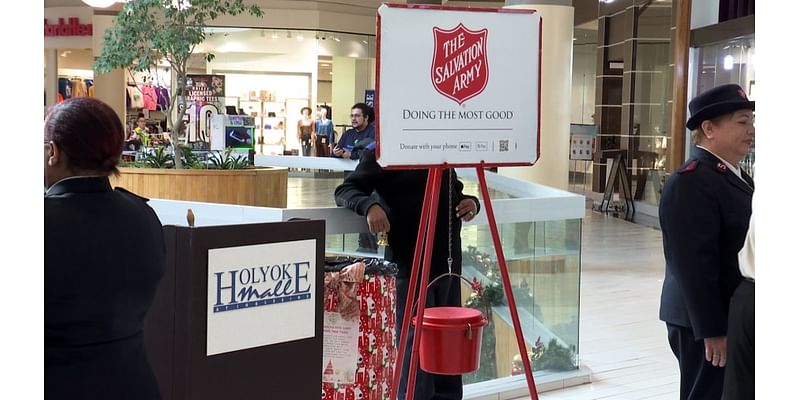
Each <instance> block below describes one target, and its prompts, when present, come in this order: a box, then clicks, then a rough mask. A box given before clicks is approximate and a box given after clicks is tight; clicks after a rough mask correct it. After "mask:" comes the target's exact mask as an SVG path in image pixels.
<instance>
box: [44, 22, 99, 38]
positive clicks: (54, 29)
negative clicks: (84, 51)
mask: <svg viewBox="0 0 800 400" xmlns="http://www.w3.org/2000/svg"><path fill="white" fill-rule="evenodd" d="M44 35H45V36H92V24H81V23H80V21H79V20H78V17H70V18H69V20H68V22H67V23H64V18H59V19H58V24H56V25H53V24H48V23H47V18H45V19H44Z"/></svg>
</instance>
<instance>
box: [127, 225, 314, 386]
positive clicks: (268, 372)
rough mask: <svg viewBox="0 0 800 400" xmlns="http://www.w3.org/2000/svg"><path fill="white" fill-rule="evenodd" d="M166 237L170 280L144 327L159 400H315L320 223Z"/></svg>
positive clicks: (168, 230)
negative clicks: (254, 399) (256, 399)
mask: <svg viewBox="0 0 800 400" xmlns="http://www.w3.org/2000/svg"><path fill="white" fill-rule="evenodd" d="M164 236H165V245H166V250H167V270H166V273H165V275H164V278H163V279H162V281H161V283H160V286H159V288H158V291H157V293H156V296H155V299H154V302H153V305H152V307H151V308H150V311H149V313H148V315H147V319H146V322H145V343H146V347H147V353H148V359H149V361H150V364H151V365H152V367H153V370H154V372H155V375H156V379H157V380H158V383H159V387H160V389H161V395H162V397H163V399H164V400H189V399H191V400H204V399H209V400H210V399H245V398H271V399H290V398H293V399H313V398H319V396H320V393H321V390H322V377H321V371H322V321H323V308H322V306H323V287H324V280H323V272H324V265H325V264H324V245H325V223H324V221H295V222H278V223H259V224H244V225H222V226H209V227H180V226H165V227H164ZM132 256H134V257H135V255H132Z"/></svg>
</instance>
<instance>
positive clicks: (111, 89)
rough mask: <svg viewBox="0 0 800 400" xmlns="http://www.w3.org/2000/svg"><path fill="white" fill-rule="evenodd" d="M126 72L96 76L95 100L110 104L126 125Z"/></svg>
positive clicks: (117, 71) (116, 70) (118, 70)
mask: <svg viewBox="0 0 800 400" xmlns="http://www.w3.org/2000/svg"><path fill="white" fill-rule="evenodd" d="M125 90H126V89H125V70H124V69H115V70H113V71H111V72H109V73H107V74H98V73H97V72H96V71H95V76H94V98H96V99H98V100H100V101H102V102H104V103H106V104H108V105H109V106H111V108H112V109H113V110H114V112H116V113H117V115H119V118H120V121H122V124H123V125H124V124H125V112H126V110H127V109H126V105H125Z"/></svg>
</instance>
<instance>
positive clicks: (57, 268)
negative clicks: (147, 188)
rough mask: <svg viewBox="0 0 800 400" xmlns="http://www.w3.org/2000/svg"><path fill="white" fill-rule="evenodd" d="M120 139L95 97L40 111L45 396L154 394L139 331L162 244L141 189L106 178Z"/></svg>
mask: <svg viewBox="0 0 800 400" xmlns="http://www.w3.org/2000/svg"><path fill="white" fill-rule="evenodd" d="M124 141H125V131H124V129H123V126H122V123H121V122H120V119H119V117H118V116H117V114H116V113H115V112H114V110H112V109H111V107H109V106H108V105H106V104H105V103H103V102H101V101H99V100H96V99H92V98H77V99H68V100H65V101H64V102H63V103H61V104H58V105H56V106H55V107H53V108H52V110H51V111H50V113H49V114H48V115H47V118H46V119H45V123H44V183H45V187H46V188H47V190H46V192H45V195H44V392H45V397H46V398H50V399H98V400H99V399H131V400H134V399H135V400H139V399H159V398H160V397H161V396H160V394H159V388H158V383H157V381H156V378H155V375H154V374H153V370H152V369H151V367H150V363H149V362H148V360H147V355H146V353H145V345H144V332H143V331H144V318H145V314H146V313H147V310H148V309H149V308H150V305H151V304H152V302H153V297H154V295H155V292H156V287H157V286H158V283H159V281H160V280H161V277H162V276H163V275H164V271H165V268H166V248H165V244H164V236H163V233H162V230H161V222H159V220H158V217H157V216H156V214H155V212H154V211H153V210H152V209H151V208H150V207H149V206H148V205H147V199H144V198H141V197H139V196H137V195H135V194H132V193H130V192H127V191H125V190H124V189H121V188H116V189H113V188H112V187H111V184H110V183H109V179H108V177H109V175H111V174H118V173H119V171H118V170H117V163H118V162H119V158H120V154H121V153H122V148H123V145H124ZM131 243H135V244H136V247H135V248H134V249H133V250H131ZM131 251H133V254H131Z"/></svg>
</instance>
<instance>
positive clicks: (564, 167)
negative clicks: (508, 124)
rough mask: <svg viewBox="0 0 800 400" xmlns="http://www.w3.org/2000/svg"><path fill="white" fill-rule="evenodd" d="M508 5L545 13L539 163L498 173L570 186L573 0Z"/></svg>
mask: <svg viewBox="0 0 800 400" xmlns="http://www.w3.org/2000/svg"><path fill="white" fill-rule="evenodd" d="M506 8H523V9H535V10H536V11H537V12H538V13H539V14H540V15H541V16H542V61H543V62H542V71H541V73H542V87H541V91H542V96H541V98H542V103H541V107H540V108H541V123H542V126H541V138H540V146H541V147H540V156H539V160H538V161H537V162H536V165H534V166H532V167H508V168H500V169H499V173H500V174H501V175H506V176H511V177H514V178H517V179H521V180H526V181H529V182H535V183H539V184H543V185H547V186H551V187H554V188H558V189H562V190H567V184H568V177H569V124H570V111H571V108H570V101H571V97H570V96H571V93H572V35H573V25H574V11H575V10H574V8H573V7H572V1H571V0H538V1H537V0H527V1H526V0H506Z"/></svg>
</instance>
